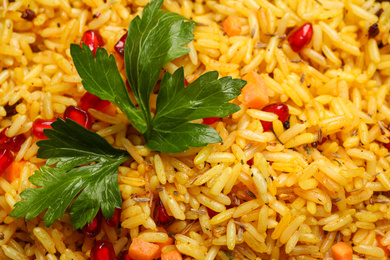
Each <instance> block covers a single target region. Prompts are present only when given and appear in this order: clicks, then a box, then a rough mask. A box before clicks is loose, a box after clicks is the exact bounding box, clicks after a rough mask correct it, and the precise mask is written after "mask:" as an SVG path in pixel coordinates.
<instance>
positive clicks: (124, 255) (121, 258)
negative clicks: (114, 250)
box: [118, 250, 131, 260]
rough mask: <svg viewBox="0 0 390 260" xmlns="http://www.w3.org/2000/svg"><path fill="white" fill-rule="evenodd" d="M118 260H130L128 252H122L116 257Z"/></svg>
mask: <svg viewBox="0 0 390 260" xmlns="http://www.w3.org/2000/svg"><path fill="white" fill-rule="evenodd" d="M118 260H131V258H130V256H129V251H127V250H126V251H122V252H120V253H119V255H118Z"/></svg>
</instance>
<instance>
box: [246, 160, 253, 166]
mask: <svg viewBox="0 0 390 260" xmlns="http://www.w3.org/2000/svg"><path fill="white" fill-rule="evenodd" d="M246 164H248V165H249V166H252V165H253V158H251V159H249V160H248V161H247V162H246Z"/></svg>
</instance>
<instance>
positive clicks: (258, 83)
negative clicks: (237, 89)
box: [241, 71, 269, 108]
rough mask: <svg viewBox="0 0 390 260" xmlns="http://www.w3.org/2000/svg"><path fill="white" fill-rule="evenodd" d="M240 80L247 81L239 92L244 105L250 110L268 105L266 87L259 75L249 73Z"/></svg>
mask: <svg viewBox="0 0 390 260" xmlns="http://www.w3.org/2000/svg"><path fill="white" fill-rule="evenodd" d="M242 79H243V80H246V81H247V84H246V85H245V87H244V88H243V89H242V91H241V92H242V95H243V102H244V104H246V105H247V106H248V107H250V108H261V107H263V106H265V105H267V104H268V103H269V99H268V89H267V85H266V84H265V82H264V80H263V78H262V77H261V76H260V75H259V74H257V73H256V72H254V71H250V72H248V73H247V74H245V76H244V77H243V78H242Z"/></svg>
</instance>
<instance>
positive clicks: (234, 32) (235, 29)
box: [223, 15, 241, 37]
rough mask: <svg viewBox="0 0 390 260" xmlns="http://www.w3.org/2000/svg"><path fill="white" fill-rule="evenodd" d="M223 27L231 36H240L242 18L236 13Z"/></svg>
mask: <svg viewBox="0 0 390 260" xmlns="http://www.w3.org/2000/svg"><path fill="white" fill-rule="evenodd" d="M223 29H224V31H225V32H226V34H227V35H228V36H229V37H232V36H238V35H240V34H241V25H240V18H239V17H238V16H235V15H230V16H228V17H227V18H226V20H225V21H224V22H223Z"/></svg>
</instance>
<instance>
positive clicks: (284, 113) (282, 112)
mask: <svg viewBox="0 0 390 260" xmlns="http://www.w3.org/2000/svg"><path fill="white" fill-rule="evenodd" d="M263 111H265V112H271V113H274V114H277V115H278V118H279V120H280V121H282V123H284V122H286V121H287V119H288V117H289V115H290V114H289V110H288V106H287V105H285V104H282V103H277V104H272V105H268V106H266V107H264V108H263ZM261 124H262V126H263V129H264V132H267V131H269V130H270V129H271V127H272V122H266V121H261Z"/></svg>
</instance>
